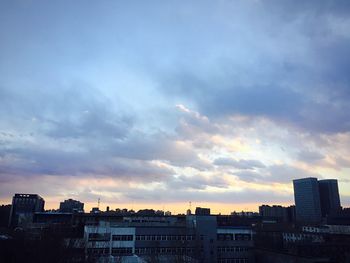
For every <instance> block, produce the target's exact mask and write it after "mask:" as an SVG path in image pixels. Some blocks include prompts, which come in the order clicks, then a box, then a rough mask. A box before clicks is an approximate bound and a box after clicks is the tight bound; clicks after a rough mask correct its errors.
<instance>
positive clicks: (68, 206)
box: [60, 199, 84, 213]
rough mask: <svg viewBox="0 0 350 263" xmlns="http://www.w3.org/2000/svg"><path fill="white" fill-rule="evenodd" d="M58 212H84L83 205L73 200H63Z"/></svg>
mask: <svg viewBox="0 0 350 263" xmlns="http://www.w3.org/2000/svg"><path fill="white" fill-rule="evenodd" d="M60 212H63V213H73V212H84V203H82V202H80V201H77V200H73V199H68V200H64V202H61V203H60Z"/></svg>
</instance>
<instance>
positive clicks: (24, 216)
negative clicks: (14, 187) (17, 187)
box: [9, 194, 45, 227]
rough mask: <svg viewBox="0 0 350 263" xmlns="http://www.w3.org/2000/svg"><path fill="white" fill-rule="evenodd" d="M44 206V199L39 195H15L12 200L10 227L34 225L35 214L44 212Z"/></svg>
mask: <svg viewBox="0 0 350 263" xmlns="http://www.w3.org/2000/svg"><path fill="white" fill-rule="evenodd" d="M44 205H45V201H44V199H43V198H42V197H41V196H39V195H37V194H15V195H14V197H13V198H12V207H11V213H10V220H9V222H10V227H17V226H26V225H27V224H29V223H32V222H33V216H34V213H35V212H43V211H44Z"/></svg>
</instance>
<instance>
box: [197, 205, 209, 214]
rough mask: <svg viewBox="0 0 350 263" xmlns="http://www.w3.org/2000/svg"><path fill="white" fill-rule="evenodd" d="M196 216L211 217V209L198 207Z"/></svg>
mask: <svg viewBox="0 0 350 263" xmlns="http://www.w3.org/2000/svg"><path fill="white" fill-rule="evenodd" d="M195 214H196V215H197V216H208V215H210V208H202V207H196V210H195Z"/></svg>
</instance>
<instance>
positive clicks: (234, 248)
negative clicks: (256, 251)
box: [218, 247, 249, 253]
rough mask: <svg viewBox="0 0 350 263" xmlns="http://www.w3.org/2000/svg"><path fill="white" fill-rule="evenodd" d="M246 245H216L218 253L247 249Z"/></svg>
mask: <svg viewBox="0 0 350 263" xmlns="http://www.w3.org/2000/svg"><path fill="white" fill-rule="evenodd" d="M248 250H249V248H248V247H218V253H225V252H243V251H248Z"/></svg>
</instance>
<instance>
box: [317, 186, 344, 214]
mask: <svg viewBox="0 0 350 263" xmlns="http://www.w3.org/2000/svg"><path fill="white" fill-rule="evenodd" d="M318 186H319V191H320V201H321V212H322V216H323V217H326V216H328V215H331V214H335V213H337V212H339V211H340V210H341V206H340V198H339V190H338V181H337V180H335V179H326V180H319V181H318Z"/></svg>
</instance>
